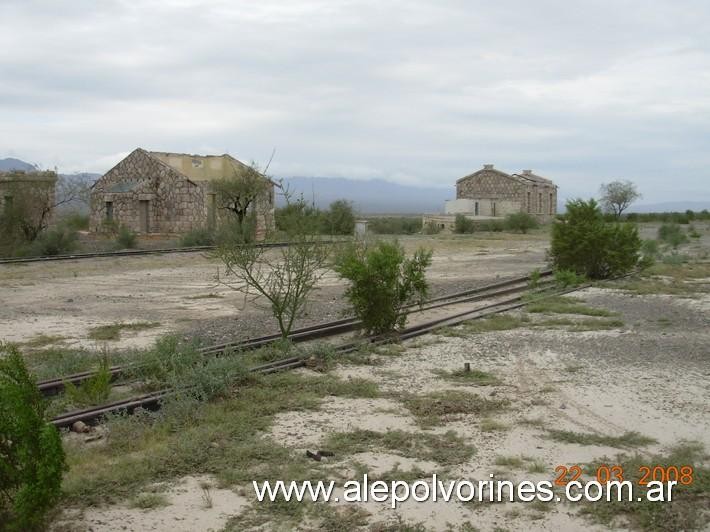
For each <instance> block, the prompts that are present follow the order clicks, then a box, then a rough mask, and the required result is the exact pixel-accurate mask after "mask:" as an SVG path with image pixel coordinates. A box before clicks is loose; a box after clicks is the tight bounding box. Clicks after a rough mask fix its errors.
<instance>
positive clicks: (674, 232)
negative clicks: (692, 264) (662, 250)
mask: <svg viewBox="0 0 710 532" xmlns="http://www.w3.org/2000/svg"><path fill="white" fill-rule="evenodd" d="M658 239H659V240H661V241H662V242H664V243H666V244H668V245H669V246H671V247H672V248H673V249H678V246H680V245H681V244H685V243H687V242H688V236H687V235H686V234H685V233H684V232H683V229H682V228H681V227H680V225H678V224H677V223H674V222H671V223H664V224H662V225H661V227H659V228H658Z"/></svg>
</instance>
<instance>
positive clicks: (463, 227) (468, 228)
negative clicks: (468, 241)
mask: <svg viewBox="0 0 710 532" xmlns="http://www.w3.org/2000/svg"><path fill="white" fill-rule="evenodd" d="M474 225H475V224H474V223H473V220H471V218H469V217H467V216H466V215H465V214H461V213H459V214H457V215H456V218H454V233H458V234H460V235H463V234H466V233H473V231H474Z"/></svg>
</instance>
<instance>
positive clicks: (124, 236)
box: [116, 225, 138, 249]
mask: <svg viewBox="0 0 710 532" xmlns="http://www.w3.org/2000/svg"><path fill="white" fill-rule="evenodd" d="M137 241H138V235H137V234H136V233H135V231H133V230H132V229H131V228H130V227H126V226H125V225H122V226H121V227H119V228H118V231H117V233H116V245H117V246H118V248H119V249H133V248H135V247H136V244H137Z"/></svg>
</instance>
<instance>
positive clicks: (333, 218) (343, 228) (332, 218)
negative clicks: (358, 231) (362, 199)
mask: <svg viewBox="0 0 710 532" xmlns="http://www.w3.org/2000/svg"><path fill="white" fill-rule="evenodd" d="M322 216H323V219H322V232H323V233H324V234H326V235H352V234H353V233H354V232H355V212H354V211H353V206H352V204H351V203H350V202H349V201H346V200H337V201H334V202H333V203H331V204H330V207H329V208H328V210H327V211H326V212H324V213H323V215H322Z"/></svg>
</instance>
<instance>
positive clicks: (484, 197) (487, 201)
mask: <svg viewBox="0 0 710 532" xmlns="http://www.w3.org/2000/svg"><path fill="white" fill-rule="evenodd" d="M444 212H445V214H444V215H440V214H439V215H427V216H425V217H424V224H427V223H432V224H436V226H437V227H439V228H440V229H444V230H450V229H452V228H453V225H454V219H455V216H456V215H457V214H463V215H465V216H466V217H467V218H471V219H473V220H480V221H483V220H490V219H499V218H503V217H505V216H507V215H508V214H511V213H514V212H526V213H528V214H530V215H531V216H534V217H535V218H537V220H538V221H539V222H542V223H545V222H549V221H550V220H552V219H553V218H554V216H555V215H556V214H557V185H555V184H554V183H553V182H552V181H550V180H549V179H546V178H544V177H541V176H539V175H537V174H534V173H533V172H532V170H523V171H522V172H521V173H519V174H507V173H505V172H502V171H500V170H498V169H496V168H494V167H493V165H492V164H485V165H483V168H482V169H481V170H478V171H477V172H474V173H472V174H470V175H467V176H465V177H462V178H461V179H459V180H458V181H456V199H455V200H449V201H447V202H446V205H445V207H444Z"/></svg>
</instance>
